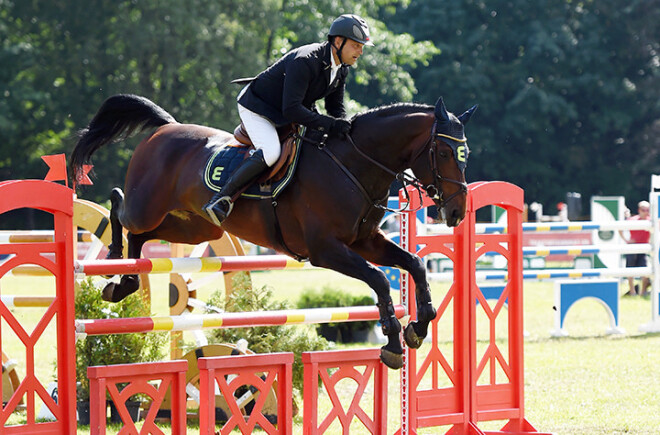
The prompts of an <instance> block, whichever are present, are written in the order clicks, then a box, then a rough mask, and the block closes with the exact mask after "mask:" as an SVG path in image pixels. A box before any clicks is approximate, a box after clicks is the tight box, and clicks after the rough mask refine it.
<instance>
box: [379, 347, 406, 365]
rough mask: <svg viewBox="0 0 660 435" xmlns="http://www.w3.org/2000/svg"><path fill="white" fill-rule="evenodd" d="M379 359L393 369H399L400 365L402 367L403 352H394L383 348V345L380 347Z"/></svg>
mask: <svg viewBox="0 0 660 435" xmlns="http://www.w3.org/2000/svg"><path fill="white" fill-rule="evenodd" d="M380 360H381V361H382V362H383V364H385V365H386V366H387V367H389V368H391V369H393V370H399V369H400V368H401V367H403V354H401V353H394V352H392V351H389V350H387V349H385V348H384V347H381V348H380Z"/></svg>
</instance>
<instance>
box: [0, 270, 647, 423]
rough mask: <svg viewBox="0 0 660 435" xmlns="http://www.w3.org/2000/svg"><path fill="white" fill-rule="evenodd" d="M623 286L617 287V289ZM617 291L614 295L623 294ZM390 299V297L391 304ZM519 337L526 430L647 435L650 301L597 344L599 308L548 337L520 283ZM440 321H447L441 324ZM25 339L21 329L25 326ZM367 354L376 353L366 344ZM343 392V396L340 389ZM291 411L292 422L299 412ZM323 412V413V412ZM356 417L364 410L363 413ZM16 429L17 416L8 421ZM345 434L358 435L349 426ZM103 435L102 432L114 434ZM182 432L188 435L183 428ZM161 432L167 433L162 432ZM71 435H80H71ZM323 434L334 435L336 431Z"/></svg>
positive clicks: (13, 351)
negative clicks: (644, 330)
mask: <svg viewBox="0 0 660 435" xmlns="http://www.w3.org/2000/svg"><path fill="white" fill-rule="evenodd" d="M252 279H253V282H254V283H255V285H259V286H261V285H269V286H271V287H272V288H273V289H274V290H275V297H276V298H279V299H282V300H289V301H291V302H292V303H295V301H296V300H297V298H298V295H299V294H300V292H301V291H302V290H303V289H308V288H314V289H320V288H322V287H324V286H333V287H337V288H343V289H347V290H351V291H353V292H356V293H364V294H369V289H368V288H367V287H366V285H364V284H362V283H360V282H358V281H355V280H353V279H350V278H347V277H344V276H341V275H338V274H336V273H333V272H329V271H320V270H313V271H271V272H254V273H252ZM167 280H168V276H167V275H160V276H154V277H153V278H152V286H153V289H154V290H153V296H152V300H153V305H152V307H153V312H154V314H155V315H167V314H168V313H169V309H168V307H167V297H166V294H167ZM221 281H222V280H221V279H220V278H219V279H218V283H219V284H217V285H215V284H209V285H207V286H205V287H203V288H201V289H200V290H199V291H198V297H199V298H200V299H202V300H206V299H207V298H208V296H209V295H210V293H211V292H212V291H214V290H215V289H216V288H222V284H221ZM0 287H1V288H2V294H3V295H8V294H31V295H32V294H52V279H49V278H26V277H12V276H6V277H4V278H2V280H1V282H0ZM432 287H433V296H434V300H435V303H436V305H437V304H438V303H439V302H440V300H441V299H442V297H444V293H445V292H446V289H447V285H446V284H434V285H433V286H432ZM624 287H625V285H624ZM623 291H624V290H623V289H622V290H621V292H622V293H623ZM397 297H398V296H397V295H395V296H394V298H395V300H396V298H397ZM524 302H525V313H524V316H525V330H526V331H527V332H528V334H529V335H528V337H527V338H526V340H525V399H526V400H525V411H526V417H527V419H528V420H529V421H530V422H531V423H532V425H534V427H536V429H538V430H540V431H545V432H554V433H557V434H567V435H568V434H571V435H572V434H596V435H598V434H603V435H605V434H608V435H609V434H652V433H658V429H657V428H659V427H660V413H659V412H658V409H660V395H659V394H658V393H659V392H660V368H659V367H658V363H659V362H660V335H659V334H641V333H639V332H638V327H639V325H641V324H643V323H646V322H648V321H649V320H650V317H651V308H650V305H651V303H650V300H649V299H643V298H639V297H631V298H622V299H621V301H620V326H621V327H623V328H624V329H625V330H626V334H625V335H622V336H608V335H605V329H606V327H607V326H608V318H607V316H606V313H605V310H604V309H603V307H602V306H601V305H600V304H598V303H597V302H595V301H593V300H582V301H579V302H578V303H577V304H576V305H574V306H573V307H572V308H571V310H570V311H569V313H568V316H567V318H566V321H565V325H564V326H565V328H566V329H567V330H568V332H569V333H570V334H571V336H570V337H567V338H561V339H556V338H551V337H550V335H549V332H550V330H551V329H553V325H554V311H553V308H552V307H553V304H554V302H553V283H552V282H526V283H525V290H524ZM13 311H14V313H15V314H16V315H17V316H20V318H21V322H25V323H27V324H32V325H34V324H35V320H34V319H35V318H36V316H37V315H38V314H39V313H40V312H43V310H40V309H25V308H23V309H20V310H19V309H14V310H13ZM448 320H449V319H448ZM448 320H447V321H445V320H443V321H442V322H441V326H442V329H443V331H442V334H441V339H442V343H441V347H442V348H443V349H449V348H450V345H451V342H450V336H451V331H450V330H449V329H450V323H449V321H448ZM477 324H478V335H477V336H478V339H479V340H480V341H479V346H480V348H481V347H483V345H484V343H485V341H484V340H485V338H486V337H487V333H488V325H487V324H486V322H485V317H484V316H483V315H479V317H478V320H477ZM52 329H53V328H49V330H47V334H46V336H45V338H46V343H45V344H44V347H43V348H42V349H41V350H40V351H39V355H47V356H48V357H42V358H37V370H38V372H39V378H40V380H41V381H42V382H43V383H45V384H46V383H48V382H49V381H50V380H52V379H53V374H54V355H55V348H54V344H53V343H54V334H55V332H54V331H53V330H52ZM28 330H31V329H30V327H28ZM8 331H9V327H8V325H7V324H3V325H2V345H3V350H4V351H5V352H6V353H7V354H8V355H9V356H10V357H11V358H13V359H16V360H17V361H18V362H19V369H18V371H19V375H20V376H21V378H22V377H23V376H24V371H22V369H21V367H23V366H22V365H21V364H24V349H22V347H21V345H19V344H17V343H16V341H15V340H12V339H11V337H10V336H9V335H10V334H9V333H8ZM496 331H497V337H498V338H499V339H502V340H503V339H504V337H505V334H506V323H505V322H501V321H498V322H497V323H496ZM368 346H371V347H373V346H376V345H373V344H372V345H368ZM398 383H399V373H398V372H395V371H390V372H389V402H388V405H389V407H388V433H393V432H394V431H395V430H396V429H397V428H398V427H399V426H400V416H399V413H400V405H399V385H398ZM345 388H350V385H346V386H345ZM299 406H300V407H301V414H302V404H299ZM324 406H326V405H324ZM364 408H365V409H370V408H368V407H367V405H365V406H364ZM12 419H13V420H12V421H20V416H17V417H12ZM301 424H302V423H301V416H299V417H297V418H296V427H295V428H294V431H293V432H294V433H300V432H301V431H302V428H301ZM499 426H501V422H496V423H494V422H483V423H479V427H481V428H483V429H497V428H499ZM352 429H355V431H353V430H352V431H351V433H365V431H360V430H358V425H357V424H354V425H353V426H352ZM116 430H118V428H116V427H111V428H109V430H108V433H116V432H115V431H116ZM191 431H193V432H194V430H193V429H191ZM166 432H167V431H166ZM79 433H88V432H86V431H85V430H84V429H81V430H80V431H79ZM328 433H341V432H340V430H339V427H338V425H335V426H333V427H332V430H331V431H330V432H328ZM419 433H421V434H435V433H439V430H438V428H425V429H421V430H420V431H419Z"/></svg>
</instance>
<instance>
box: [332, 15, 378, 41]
mask: <svg viewBox="0 0 660 435" xmlns="http://www.w3.org/2000/svg"><path fill="white" fill-rule="evenodd" d="M328 36H343V37H345V38H349V39H352V40H353V41H357V42H359V43H361V44H364V45H374V44H373V42H371V39H370V37H369V25H368V24H367V22H366V21H365V20H364V19H362V18H360V17H359V16H357V15H353V14H344V15H342V16H340V17H339V18H337V19H336V20H335V21H333V22H332V25H331V26H330V31H329V32H328Z"/></svg>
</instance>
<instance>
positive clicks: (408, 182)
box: [303, 120, 467, 213]
mask: <svg viewBox="0 0 660 435" xmlns="http://www.w3.org/2000/svg"><path fill="white" fill-rule="evenodd" d="M437 124H438V122H437V120H436V121H435V122H434V123H433V129H432V130H431V134H430V135H429V138H428V139H427V140H426V142H424V145H423V146H422V147H420V151H419V152H418V153H416V154H415V155H414V156H413V158H412V159H411V160H410V162H411V164H412V163H414V162H415V161H417V159H418V158H419V157H420V156H421V155H422V153H423V152H424V151H425V150H426V149H427V148H428V150H429V153H428V162H429V166H430V168H431V172H432V173H433V182H431V183H430V184H428V185H426V186H424V184H423V183H422V182H421V181H420V180H419V178H417V177H415V176H412V175H409V174H407V173H406V172H403V171H402V172H398V173H397V172H395V171H393V170H391V169H390V168H388V167H387V166H385V165H383V164H382V163H380V162H378V161H377V160H375V159H373V158H372V157H370V156H369V155H367V154H366V153H365V152H364V151H362V150H361V149H360V148H359V147H358V146H357V144H356V143H355V141H353V138H352V137H351V136H350V134H347V135H346V139H348V141H349V142H350V144H351V145H352V146H353V148H354V149H355V150H356V151H357V152H358V154H360V155H361V156H362V157H363V158H364V159H365V160H367V161H369V162H370V163H372V164H373V165H375V166H377V167H378V168H380V169H381V170H383V171H385V172H386V173H388V174H390V175H392V176H394V178H396V179H397V180H398V181H399V182H400V183H401V184H402V185H403V187H404V192H405V195H406V199H407V201H406V205H405V206H404V207H402V208H401V209H398V210H395V209H391V208H389V207H386V206H385V205H383V204H382V203H383V202H385V203H386V202H387V201H386V199H387V197H386V198H384V199H379V200H375V201H374V199H373V198H371V197H370V195H369V193H368V192H367V190H366V189H365V188H364V186H362V184H361V183H360V182H359V180H358V179H357V178H356V177H355V176H354V175H353V174H352V173H351V172H350V171H349V170H348V168H346V167H345V166H344V165H343V164H342V163H341V161H340V160H339V159H338V158H337V156H335V154H334V153H333V152H332V151H330V150H329V149H328V147H326V146H325V141H326V139H327V135H324V137H323V139H322V140H321V141H320V142H317V143H316V144H317V146H318V148H319V149H320V150H322V151H324V152H325V153H326V154H328V155H329V156H330V157H331V158H332V159H333V160H334V161H335V163H337V165H338V166H339V167H340V168H341V169H342V171H343V172H344V173H345V174H346V175H347V176H348V177H349V178H350V179H351V180H352V181H353V183H354V184H355V185H356V186H357V187H358V189H359V190H360V192H361V193H362V195H363V196H364V197H365V198H366V199H367V201H368V202H371V203H372V205H373V206H374V207H376V208H379V209H381V210H385V211H389V212H394V213H400V212H403V211H405V210H407V209H408V207H409V206H410V204H411V201H410V198H409V197H408V190H407V189H405V187H406V186H412V187H414V188H415V189H417V193H418V195H419V199H420V201H419V203H420V206H419V207H418V208H417V209H419V208H421V204H422V202H423V201H422V193H421V190H424V191H425V192H426V194H427V195H428V196H429V197H430V198H431V199H433V200H434V201H435V202H436V204H437V205H438V207H439V208H443V207H444V206H445V204H446V203H448V202H449V201H451V200H452V199H454V198H455V197H456V196H457V195H460V194H462V193H467V183H466V182H464V181H458V180H454V179H451V178H446V177H443V176H442V174H440V172H439V171H438V168H437V166H436V163H437V159H436V150H435V148H436V147H437V146H438V143H437V141H438V140H439V139H438V138H441V137H444V138H448V139H451V140H454V141H457V142H462V143H464V142H467V139H465V138H463V139H458V138H455V137H453V136H449V135H446V134H442V133H437V131H436V128H437ZM303 140H307V141H309V139H306V138H303ZM443 181H447V182H449V183H454V184H456V185H458V186H459V187H460V189H459V190H457V191H456V192H454V193H452V194H451V195H449V196H448V197H447V198H443V192H442V189H439V188H438V187H437V186H436V182H437V183H438V184H439V183H442V182H443ZM384 200H385V201H384ZM413 211H417V210H413Z"/></svg>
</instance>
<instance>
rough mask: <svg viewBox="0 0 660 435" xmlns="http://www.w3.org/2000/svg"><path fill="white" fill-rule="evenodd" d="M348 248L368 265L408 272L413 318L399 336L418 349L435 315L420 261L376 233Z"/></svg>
mask: <svg viewBox="0 0 660 435" xmlns="http://www.w3.org/2000/svg"><path fill="white" fill-rule="evenodd" d="M351 248H352V249H355V251H356V252H357V253H359V254H361V255H362V256H363V257H364V258H366V259H367V260H369V261H371V262H374V263H376V264H379V265H382V266H389V267H400V268H402V269H403V270H405V271H406V272H408V273H410V275H411V276H412V278H413V281H414V282H415V300H416V303H417V319H416V320H415V321H413V322H410V323H409V324H408V326H407V327H406V329H405V331H404V333H403V337H404V340H405V341H406V344H407V345H408V346H409V347H412V348H414V349H417V348H419V347H420V346H421V345H422V343H423V341H424V338H426V336H427V335H428V326H429V323H430V322H431V321H432V320H433V319H435V317H436V314H437V311H436V309H435V308H434V307H433V304H432V302H431V290H430V287H429V284H428V282H427V280H426V269H425V267H424V262H423V261H422V260H421V259H420V258H419V257H418V256H417V255H414V254H412V253H410V252H407V251H405V250H403V249H401V247H400V246H399V245H397V244H396V243H394V242H392V241H391V240H389V239H388V238H387V237H385V235H384V234H382V233H380V232H378V233H376V234H375V235H374V236H373V237H372V238H370V239H365V240H361V241H360V242H358V243H355V244H354V245H352V246H351Z"/></svg>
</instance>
